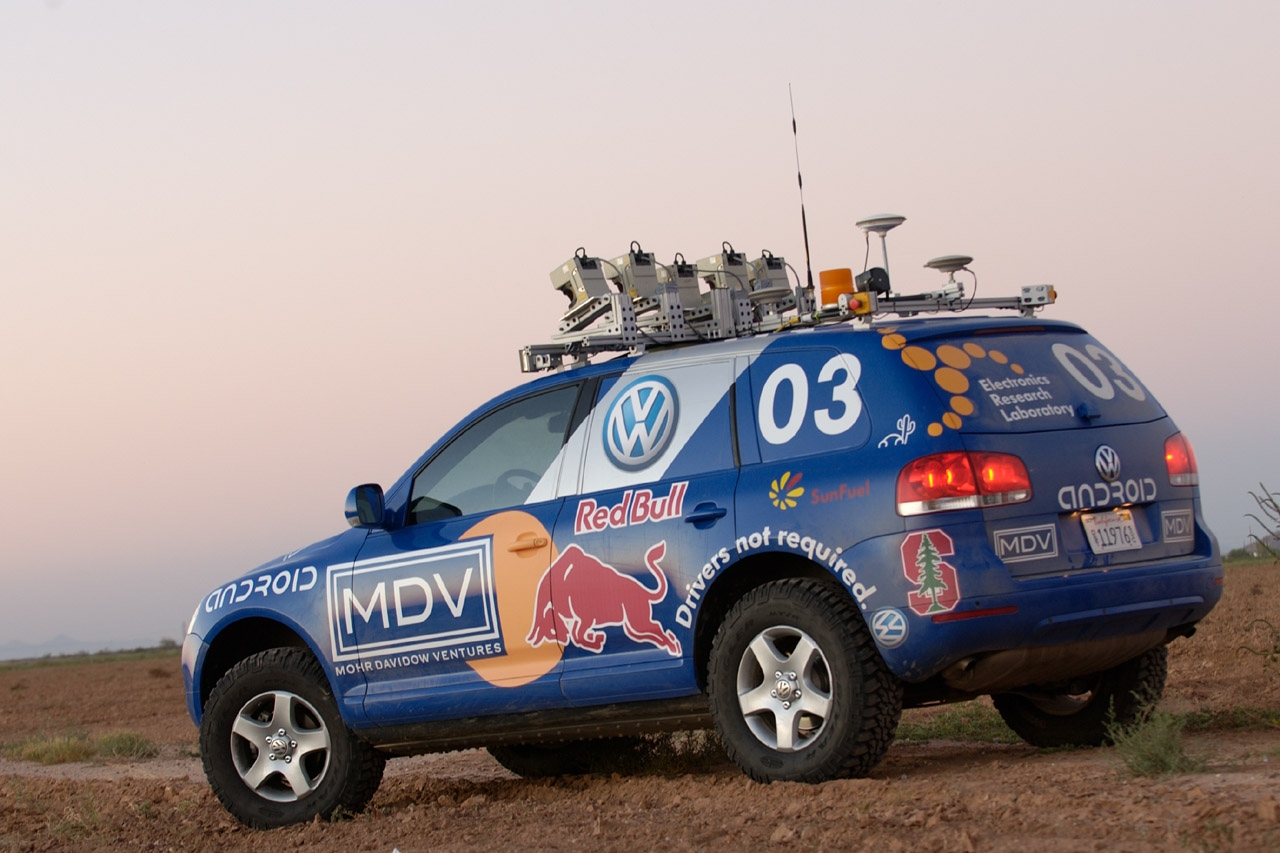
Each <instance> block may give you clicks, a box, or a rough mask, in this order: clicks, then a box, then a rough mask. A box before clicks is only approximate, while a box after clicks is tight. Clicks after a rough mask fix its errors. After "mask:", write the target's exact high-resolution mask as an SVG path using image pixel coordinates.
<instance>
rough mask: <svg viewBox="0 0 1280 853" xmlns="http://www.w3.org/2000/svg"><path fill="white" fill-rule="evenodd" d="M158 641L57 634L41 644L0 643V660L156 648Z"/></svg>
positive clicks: (13, 641) (152, 638) (153, 639)
mask: <svg viewBox="0 0 1280 853" xmlns="http://www.w3.org/2000/svg"><path fill="white" fill-rule="evenodd" d="M159 644H160V641H159V640H157V639H156V638H155V637H147V638H144V639H132V640H88V641H86V640H77V639H75V638H74V637H68V636H67V635H66V634H59V635H58V636H56V637H54V638H53V639H51V640H46V641H45V642H43V643H24V642H22V641H20V640H10V641H9V642H7V643H0V660H19V659H23V658H42V657H46V656H50V655H54V656H56V655H74V654H78V653H80V652H101V651H107V650H117V649H136V648H143V647H151V646H157V645H159Z"/></svg>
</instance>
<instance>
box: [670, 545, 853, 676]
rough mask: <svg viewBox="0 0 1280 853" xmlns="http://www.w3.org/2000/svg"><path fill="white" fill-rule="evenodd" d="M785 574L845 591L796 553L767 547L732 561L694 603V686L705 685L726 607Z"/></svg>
mask: <svg viewBox="0 0 1280 853" xmlns="http://www.w3.org/2000/svg"><path fill="white" fill-rule="evenodd" d="M786 578H813V579H814V580H818V581H821V582H823V583H825V584H828V585H829V586H831V587H832V588H834V589H839V590H841V591H842V592H843V593H844V594H845V595H848V594H849V591H848V590H847V589H845V588H844V587H843V586H841V585H840V582H839V581H838V580H837V579H836V578H835V576H834V575H832V574H831V572H830V571H829V570H828V569H827V568H825V567H824V566H821V565H819V564H817V563H815V562H813V561H811V560H809V559H807V558H805V557H803V556H800V555H799V554H793V553H790V552H786V551H769V552H764V553H757V554H752V555H750V556H748V557H746V558H744V559H742V560H740V561H738V562H736V563H734V564H733V565H732V566H730V567H728V568H727V569H725V570H724V571H723V572H722V573H721V574H720V575H719V576H718V577H717V578H716V581H715V583H713V584H711V586H710V587H709V588H708V590H707V593H706V595H704V596H703V598H702V601H701V602H700V603H699V605H698V611H697V614H698V615H697V619H696V621H695V622H694V627H693V662H694V672H695V676H696V678H697V682H698V687H700V688H702V689H703V690H705V689H706V687H707V667H708V662H709V660H710V658H711V643H712V641H713V640H715V636H716V631H717V630H718V629H719V627H720V623H721V622H723V621H724V617H725V614H727V613H728V612H729V608H731V607H733V605H734V602H736V601H737V600H738V599H740V598H741V597H742V596H744V595H746V594H747V593H748V592H749V591H750V590H752V589H755V588H756V587H758V586H763V585H764V584H767V583H770V582H772V581H776V580H783V579H786Z"/></svg>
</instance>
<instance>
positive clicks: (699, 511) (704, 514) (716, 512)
mask: <svg viewBox="0 0 1280 853" xmlns="http://www.w3.org/2000/svg"><path fill="white" fill-rule="evenodd" d="M728 514H729V510H727V509H725V508H724V507H722V506H717V505H716V504H713V503H701V504H698V505H697V506H695V507H694V508H693V512H691V513H689V514H688V515H686V516H685V517H684V520H685V521H687V522H689V523H690V524H698V523H700V522H707V521H716V520H718V519H721V518H724V517H725V516H726V515H728Z"/></svg>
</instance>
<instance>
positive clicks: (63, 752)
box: [5, 734, 95, 764]
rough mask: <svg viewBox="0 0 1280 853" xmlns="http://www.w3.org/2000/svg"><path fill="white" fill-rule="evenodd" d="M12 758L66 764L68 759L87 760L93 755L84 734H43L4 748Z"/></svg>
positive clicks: (38, 762)
mask: <svg viewBox="0 0 1280 853" xmlns="http://www.w3.org/2000/svg"><path fill="white" fill-rule="evenodd" d="M5 751H6V752H7V753H8V754H9V755H10V756H12V757H13V758H18V759H21V760H23V761H34V762H35V763H37V764H66V763H67V762H68V761H88V760H89V759H90V758H92V757H93V755H94V752H95V750H94V746H93V744H92V743H91V742H90V741H89V738H88V736H87V735H84V734H61V735H43V736H39V737H32V738H28V739H27V740H25V741H22V742H21V743H17V744H14V745H13V746H10V747H8V748H7V749H6V750H5Z"/></svg>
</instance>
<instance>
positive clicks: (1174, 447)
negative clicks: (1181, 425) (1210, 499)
mask: <svg viewBox="0 0 1280 853" xmlns="http://www.w3.org/2000/svg"><path fill="white" fill-rule="evenodd" d="M1164 467H1165V468H1167V469H1168V470H1169V482H1170V483H1172V484H1173V485H1175V486H1198V485H1199V484H1200V469H1199V468H1197V467H1196V453H1195V451H1194V450H1192V449H1191V442H1189V441H1187V437H1186V436H1185V435H1183V434H1182V433H1180V432H1175V433H1174V434H1173V435H1171V436H1169V437H1168V438H1166V439H1165V440H1164Z"/></svg>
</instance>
